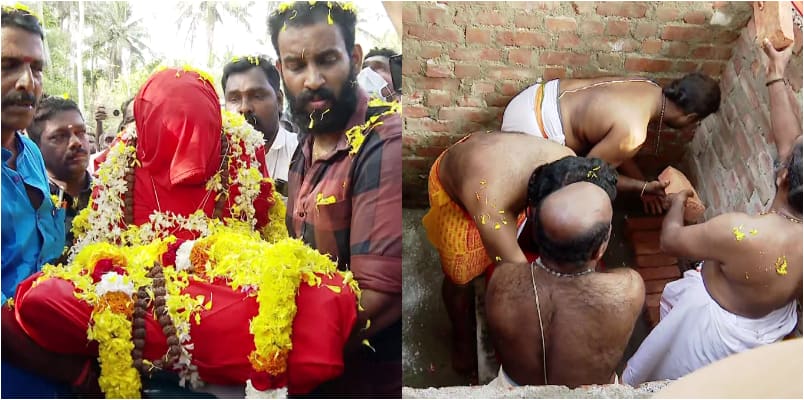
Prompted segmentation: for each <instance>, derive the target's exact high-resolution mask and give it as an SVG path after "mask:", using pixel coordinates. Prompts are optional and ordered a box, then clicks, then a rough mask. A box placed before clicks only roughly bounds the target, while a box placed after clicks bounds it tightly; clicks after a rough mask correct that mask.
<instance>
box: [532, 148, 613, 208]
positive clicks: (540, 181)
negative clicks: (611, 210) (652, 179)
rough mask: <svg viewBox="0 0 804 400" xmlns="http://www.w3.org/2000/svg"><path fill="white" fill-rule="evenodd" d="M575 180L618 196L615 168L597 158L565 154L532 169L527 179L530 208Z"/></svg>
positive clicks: (610, 197)
mask: <svg viewBox="0 0 804 400" xmlns="http://www.w3.org/2000/svg"><path fill="white" fill-rule="evenodd" d="M576 182H590V183H593V184H595V185H597V186H599V187H600V188H601V189H603V190H604V191H605V193H606V194H607V195H608V196H609V201H614V198H615V197H617V171H616V170H615V169H614V168H612V167H611V166H610V165H609V164H607V163H606V162H605V161H603V160H601V159H599V158H586V157H576V156H567V157H564V158H562V159H560V160H556V161H553V162H551V163H548V164H545V165H542V166H539V167H537V168H536V169H534V170H533V174H531V176H530V180H529V181H528V206H529V207H531V208H533V207H536V206H538V204H539V203H540V202H541V201H542V200H544V198H545V197H547V196H548V195H550V194H551V193H553V192H555V191H556V190H559V189H561V188H563V187H565V186H567V185H570V184H573V183H576Z"/></svg>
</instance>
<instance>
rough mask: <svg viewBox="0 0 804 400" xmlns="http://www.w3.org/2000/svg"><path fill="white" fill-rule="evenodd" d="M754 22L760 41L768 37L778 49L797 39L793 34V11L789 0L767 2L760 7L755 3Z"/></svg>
mask: <svg viewBox="0 0 804 400" xmlns="http://www.w3.org/2000/svg"><path fill="white" fill-rule="evenodd" d="M754 24H755V27H756V34H755V36H756V38H757V39H758V40H759V43H761V41H762V40H763V39H764V38H768V39H770V41H771V44H773V47H775V48H776V49H777V50H780V49H783V48H785V47H787V46H788V45H789V44H790V43H793V40H794V39H795V37H794V35H793V29H794V27H793V11H792V8H791V7H790V4H789V3H787V2H776V1H769V2H765V3H764V6H763V7H762V8H761V9H760V8H759V4H758V3H756V2H755V3H754Z"/></svg>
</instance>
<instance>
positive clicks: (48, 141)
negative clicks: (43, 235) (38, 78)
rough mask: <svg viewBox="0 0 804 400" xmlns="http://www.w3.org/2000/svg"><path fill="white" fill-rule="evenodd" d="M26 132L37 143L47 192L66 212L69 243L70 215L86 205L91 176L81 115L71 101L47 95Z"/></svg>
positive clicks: (70, 234) (66, 241)
mask: <svg viewBox="0 0 804 400" xmlns="http://www.w3.org/2000/svg"><path fill="white" fill-rule="evenodd" d="M28 135H29V136H30V137H31V139H32V140H33V141H34V143H36V144H37V145H38V146H39V150H40V151H41V152H42V158H44V160H45V167H46V168H47V175H48V183H49V186H50V194H51V195H52V196H53V197H54V198H55V199H57V202H58V203H59V204H60V205H61V206H63V207H64V209H65V211H66V215H65V220H64V228H65V232H66V240H65V246H68V247H70V246H72V244H73V240H74V237H73V233H72V232H71V231H70V228H71V227H72V224H73V218H75V216H76V215H78V212H79V211H81V210H82V209H84V208H86V206H87V205H88V204H89V197H90V196H91V195H92V188H91V186H92V177H90V174H89V172H88V171H87V164H88V163H89V151H88V148H89V142H88V138H89V135H87V131H86V125H85V123H84V117H83V116H82V115H81V111H80V110H79V109H78V105H77V104H75V102H74V101H72V100H67V99H63V98H60V97H48V98H47V99H44V100H42V102H41V103H40V104H39V107H37V109H36V115H35V116H34V120H33V123H32V124H31V126H29V127H28Z"/></svg>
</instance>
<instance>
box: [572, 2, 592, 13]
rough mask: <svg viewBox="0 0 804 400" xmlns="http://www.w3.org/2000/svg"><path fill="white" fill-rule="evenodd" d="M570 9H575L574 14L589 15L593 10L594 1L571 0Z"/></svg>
mask: <svg viewBox="0 0 804 400" xmlns="http://www.w3.org/2000/svg"><path fill="white" fill-rule="evenodd" d="M572 10H573V11H575V14H584V15H590V14H593V13H594V12H595V3H594V2H591V1H589V2H586V1H583V2H579V1H573V2H572Z"/></svg>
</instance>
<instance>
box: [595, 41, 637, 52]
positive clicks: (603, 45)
mask: <svg viewBox="0 0 804 400" xmlns="http://www.w3.org/2000/svg"><path fill="white" fill-rule="evenodd" d="M586 44H587V46H588V47H589V49H591V50H595V51H616V52H624V53H631V52H634V51H636V49H638V48H639V46H640V43H639V42H637V41H636V40H634V39H631V38H614V39H612V40H593V41H591V42H588V43H586Z"/></svg>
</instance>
